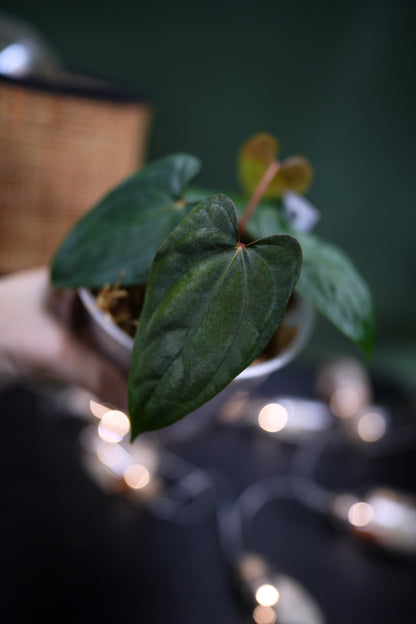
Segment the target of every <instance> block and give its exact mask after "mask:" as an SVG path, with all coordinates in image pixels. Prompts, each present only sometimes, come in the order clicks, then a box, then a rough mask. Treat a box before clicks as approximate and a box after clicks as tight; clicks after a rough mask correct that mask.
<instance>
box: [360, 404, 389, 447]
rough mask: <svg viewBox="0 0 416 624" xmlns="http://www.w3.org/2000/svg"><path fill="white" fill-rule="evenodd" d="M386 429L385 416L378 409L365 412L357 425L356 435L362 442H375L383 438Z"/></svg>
mask: <svg viewBox="0 0 416 624" xmlns="http://www.w3.org/2000/svg"><path fill="white" fill-rule="evenodd" d="M386 429H387V421H386V416H385V414H384V413H383V411H382V410H379V409H377V410H376V409H372V410H370V411H366V412H365V413H364V414H363V415H362V416H360V418H359V420H358V423H357V433H358V435H359V436H360V438H361V439H362V440H364V442H377V440H380V438H382V437H383V436H384V434H385V433H386Z"/></svg>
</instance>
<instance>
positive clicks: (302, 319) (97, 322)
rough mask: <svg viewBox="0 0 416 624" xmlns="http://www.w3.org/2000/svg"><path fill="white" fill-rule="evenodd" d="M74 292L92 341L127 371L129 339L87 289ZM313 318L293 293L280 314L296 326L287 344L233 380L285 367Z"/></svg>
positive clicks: (256, 377)
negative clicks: (87, 323) (284, 310)
mask: <svg viewBox="0 0 416 624" xmlns="http://www.w3.org/2000/svg"><path fill="white" fill-rule="evenodd" d="M78 292H79V297H80V299H81V301H82V303H83V304H84V306H85V308H86V310H87V311H88V320H89V325H90V329H91V332H92V335H93V338H94V341H95V344H96V345H97V347H98V348H99V349H100V350H101V351H102V352H103V353H105V354H106V355H107V356H108V357H109V358H110V359H111V360H113V361H114V362H115V363H117V364H118V365H119V366H120V367H122V368H123V370H125V371H127V370H128V368H129V364H130V358H131V351H132V349H133V338H132V337H131V336H129V335H128V334H126V333H125V332H124V331H123V330H122V329H120V328H119V327H118V326H117V325H116V324H115V323H114V322H113V321H112V320H111V319H110V318H109V317H108V316H106V315H105V313H104V312H103V311H102V310H100V309H99V308H98V307H97V304H96V301H95V298H94V296H93V294H92V293H91V292H90V291H89V290H87V289H85V288H80V289H79V291H78ZM314 320H315V310H314V309H313V308H312V306H311V305H310V304H309V303H307V302H306V301H305V300H304V299H302V297H300V296H299V295H297V294H296V293H295V295H294V304H293V305H291V306H290V310H288V311H287V312H286V314H285V317H284V322H285V325H287V326H288V327H297V329H298V331H297V333H296V334H295V336H294V338H293V339H292V341H291V342H290V344H289V346H288V347H287V348H286V349H285V350H284V351H282V352H281V353H279V354H278V355H277V356H276V357H274V358H271V359H270V360H267V361H266V362H261V363H259V364H253V365H251V366H248V367H247V368H246V369H245V370H243V372H242V373H240V374H239V375H238V376H237V377H236V380H237V381H239V382H243V381H244V382H246V381H247V382H255V381H256V382H260V381H262V380H263V379H265V378H266V377H268V376H269V375H270V374H271V373H273V372H274V371H277V370H279V369H280V368H283V366H286V364H288V363H289V362H291V361H292V360H293V359H294V358H295V357H296V356H297V355H298V354H299V352H300V351H301V350H302V349H303V347H304V346H305V343H306V342H307V341H308V339H309V337H310V335H311V332H312V328H313V325H314ZM249 385H250V384H249Z"/></svg>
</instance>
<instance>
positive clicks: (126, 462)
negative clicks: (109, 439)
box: [97, 442, 132, 477]
mask: <svg viewBox="0 0 416 624" xmlns="http://www.w3.org/2000/svg"><path fill="white" fill-rule="evenodd" d="M97 457H98V459H99V460H100V462H101V463H102V464H104V465H105V466H107V468H110V470H111V471H112V472H113V473H114V474H115V475H117V476H120V477H122V476H123V475H124V473H125V471H126V468H127V467H128V466H130V464H131V463H132V461H131V456H130V455H129V453H127V451H125V450H124V449H123V448H122V447H121V446H120V445H119V444H108V443H106V442H101V443H100V444H99V445H98V448H97Z"/></svg>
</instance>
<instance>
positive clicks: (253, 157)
mask: <svg viewBox="0 0 416 624" xmlns="http://www.w3.org/2000/svg"><path fill="white" fill-rule="evenodd" d="M278 153H279V142H278V140H277V139H275V137H273V136H271V135H270V134H267V133H265V132H259V133H258V134H255V135H254V136H252V137H251V138H250V139H248V140H247V141H245V142H244V143H243V145H242V146H241V148H240V151H239V153H238V160H237V170H238V177H239V180H240V184H241V187H242V189H243V190H244V192H245V193H247V194H248V195H251V194H252V193H253V192H254V190H255V188H256V187H257V185H258V183H259V182H260V180H261V178H262V177H263V174H264V172H265V171H266V169H267V167H268V165H269V164H270V163H271V162H272V161H273V160H276V159H277V156H278Z"/></svg>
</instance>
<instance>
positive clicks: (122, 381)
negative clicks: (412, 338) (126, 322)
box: [0, 267, 127, 408]
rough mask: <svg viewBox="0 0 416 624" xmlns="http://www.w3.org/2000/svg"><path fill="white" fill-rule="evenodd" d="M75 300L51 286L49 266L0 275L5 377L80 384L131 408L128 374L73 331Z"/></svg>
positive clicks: (1, 371)
mask: <svg viewBox="0 0 416 624" xmlns="http://www.w3.org/2000/svg"><path fill="white" fill-rule="evenodd" d="M75 301H76V293H75V292H74V291H62V292H55V291H53V290H52V288H51V287H50V285H49V274H48V269H47V268H44V267H43V268H40V269H33V270H29V271H22V272H19V273H15V274H11V275H7V276H4V277H2V278H0V379H1V377H3V378H4V377H5V378H8V379H16V380H18V379H22V378H47V379H51V380H55V381H60V382H64V383H69V384H77V385H80V386H82V387H83V388H85V389H87V390H89V391H90V392H92V393H93V394H94V395H95V396H97V397H98V398H100V399H101V400H102V401H104V402H108V403H111V404H113V405H116V406H118V407H120V408H126V405H127V380H126V378H125V376H124V375H123V374H122V373H121V372H120V371H119V370H118V369H117V368H116V367H115V366H114V365H113V364H111V363H110V362H109V361H108V360H107V359H105V358H104V356H102V355H100V354H99V353H97V351H95V350H94V349H93V348H92V346H90V345H89V344H88V343H87V342H86V341H85V340H83V339H81V337H80V336H78V335H76V334H75V333H74V332H73V331H72V330H71V327H70V326H71V319H72V315H73V311H74V305H75Z"/></svg>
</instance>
